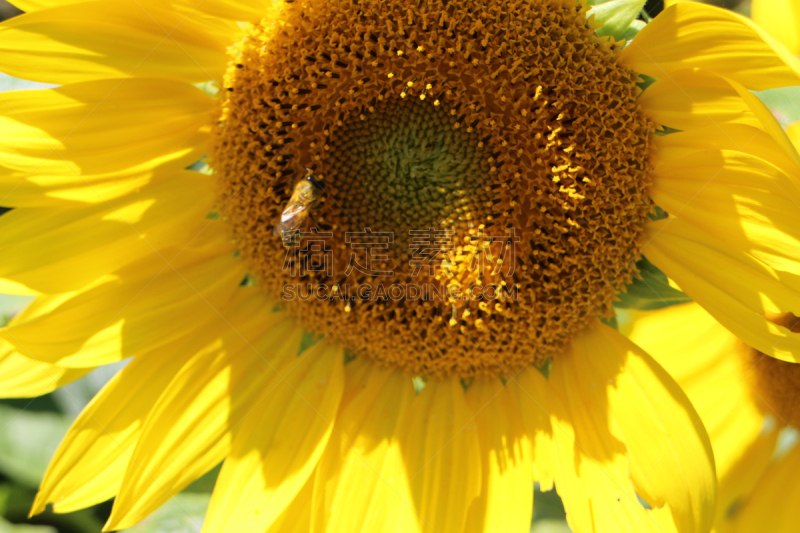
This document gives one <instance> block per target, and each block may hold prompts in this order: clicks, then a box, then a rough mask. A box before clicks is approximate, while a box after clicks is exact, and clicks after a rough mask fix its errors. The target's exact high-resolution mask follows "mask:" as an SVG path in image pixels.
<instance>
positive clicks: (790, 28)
mask: <svg viewBox="0 0 800 533" xmlns="http://www.w3.org/2000/svg"><path fill="white" fill-rule="evenodd" d="M750 16H751V18H752V19H753V22H755V23H756V24H758V25H759V26H761V27H762V28H764V30H765V31H766V32H767V33H769V34H770V35H771V36H772V37H774V38H775V39H777V40H779V41H780V42H781V43H783V45H784V46H786V48H788V49H789V51H790V52H791V53H793V54H794V55H800V3H798V2H797V1H796V0H752V2H751V4H750Z"/></svg>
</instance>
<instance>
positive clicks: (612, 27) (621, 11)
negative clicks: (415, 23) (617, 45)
mask: <svg viewBox="0 0 800 533" xmlns="http://www.w3.org/2000/svg"><path fill="white" fill-rule="evenodd" d="M645 2H646V0H606V1H603V0H594V1H591V0H590V1H589V2H588V3H589V5H591V6H592V7H591V8H590V9H589V13H588V14H589V15H594V21H595V22H597V23H600V24H602V26H600V27H599V28H597V30H595V33H597V35H598V36H600V37H605V36H607V35H610V36H611V37H613V38H614V39H615V40H617V41H623V40H626V39H630V38H631V37H626V35H628V30H629V29H631V27H632V25H633V23H634V21H635V20H636V17H637V16H639V13H641V11H642V9H643V8H644V4H645ZM633 27H634V28H638V29H635V32H634V33H633V35H635V34H636V32H638V31H639V30H640V29H641V27H639V25H636V26H633ZM642 27H643V26H642Z"/></svg>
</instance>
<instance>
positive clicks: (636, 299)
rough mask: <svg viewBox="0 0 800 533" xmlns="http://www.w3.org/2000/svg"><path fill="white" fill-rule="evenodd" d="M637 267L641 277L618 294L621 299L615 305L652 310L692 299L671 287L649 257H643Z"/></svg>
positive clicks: (620, 307)
mask: <svg viewBox="0 0 800 533" xmlns="http://www.w3.org/2000/svg"><path fill="white" fill-rule="evenodd" d="M636 268H638V269H639V275H640V276H641V279H635V280H634V281H633V282H632V283H631V284H630V285H628V286H627V287H625V291H624V292H620V293H619V294H617V298H619V301H617V302H614V307H617V308H619V309H641V310H643V311H651V310H654V309H661V308H663V307H669V306H670V305H677V304H682V303H687V302H691V301H692V299H691V298H689V297H688V296H686V294H685V293H683V292H681V291H679V290H678V289H676V288H674V287H671V286H670V284H669V281H668V280H667V276H666V275H665V274H664V273H663V272H661V271H660V270H659V269H658V268H656V266H655V265H653V264H652V263H651V262H650V261H648V260H647V258H645V257H642V258H641V259H640V260H639V261H638V262H637V263H636Z"/></svg>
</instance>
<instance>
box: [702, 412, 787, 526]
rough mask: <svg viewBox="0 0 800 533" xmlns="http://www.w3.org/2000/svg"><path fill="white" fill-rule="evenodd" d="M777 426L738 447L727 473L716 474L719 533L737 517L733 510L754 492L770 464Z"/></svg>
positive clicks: (777, 434) (776, 438)
mask: <svg viewBox="0 0 800 533" xmlns="http://www.w3.org/2000/svg"><path fill="white" fill-rule="evenodd" d="M779 435H780V430H779V429H778V428H777V427H772V428H769V429H766V430H762V432H761V433H760V434H759V435H758V437H756V439H755V440H754V441H753V442H751V443H750V445H749V446H747V448H745V449H743V450H740V452H739V453H740V458H739V460H738V461H737V462H736V463H735V464H734V465H733V468H731V469H730V470H729V471H728V472H727V473H726V475H724V476H722V475H720V476H718V477H719V489H718V490H717V520H716V522H717V524H724V525H723V526H721V527H719V528H718V529H719V531H720V533H722V532H723V531H724V532H725V533H729V532H730V530H729V529H728V528H727V526H728V525H729V524H730V522H731V520H733V521H735V520H736V512H737V509H738V507H739V506H740V504H741V503H742V502H746V499H747V498H748V497H749V496H750V495H751V494H752V493H753V491H754V489H755V487H756V485H757V484H758V483H759V482H760V480H761V478H762V477H763V476H764V472H765V471H766V470H767V468H769V465H770V462H771V460H772V456H773V455H774V453H775V447H776V445H777V442H778V436H779Z"/></svg>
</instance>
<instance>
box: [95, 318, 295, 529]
mask: <svg viewBox="0 0 800 533" xmlns="http://www.w3.org/2000/svg"><path fill="white" fill-rule="evenodd" d="M261 317H262V320H261V321H255V322H254V324H253V326H252V328H249V331H242V330H241V328H237V329H236V330H235V331H234V332H232V333H231V334H229V335H226V336H225V337H223V338H222V339H221V342H220V343H218V344H217V345H216V346H215V348H214V349H213V350H211V351H209V352H208V353H206V354H202V355H200V356H196V357H194V358H192V359H191V360H190V361H189V362H188V364H186V365H185V366H184V367H183V368H182V369H181V370H180V372H178V374H177V375H176V376H175V378H174V379H173V380H172V381H171V382H170V384H169V385H168V386H167V388H166V390H165V391H164V392H163V393H162V394H161V396H160V397H159V399H158V401H157V402H156V404H155V406H154V407H153V409H152V411H151V412H150V414H149V415H148V417H147V419H146V420H145V423H144V427H143V428H142V434H141V437H140V438H139V441H138V443H137V445H136V449H135V451H134V452H133V455H132V457H131V461H130V462H129V464H128V469H127V471H126V472H125V477H124V479H123V482H122V487H121V488H120V491H119V494H118V496H117V498H116V500H115V502H114V508H113V509H112V512H111V516H110V517H109V519H108V523H107V524H106V526H105V529H106V530H115V529H125V528H128V527H132V526H133V525H135V524H136V523H137V522H138V521H139V520H141V519H142V518H144V517H145V516H147V515H148V514H150V513H151V512H152V511H154V510H155V509H156V508H158V507H159V506H160V505H161V504H163V503H164V502H166V501H167V500H168V499H169V498H170V497H172V496H173V495H174V494H176V493H178V492H179V491H180V490H182V489H183V488H184V487H186V486H187V485H188V484H189V483H191V482H192V481H194V480H195V479H197V478H198V477H200V476H201V475H203V474H204V473H205V472H207V471H208V470H210V469H211V468H213V467H214V465H216V464H218V463H220V462H221V461H222V460H223V459H224V458H225V457H226V456H227V455H228V453H229V452H230V449H231V439H232V437H231V432H232V430H233V429H234V428H235V427H236V426H237V425H238V424H240V423H241V422H242V420H243V419H244V418H245V417H246V416H247V415H248V414H249V413H250V412H251V411H252V410H253V409H254V408H255V406H256V400H257V398H258V397H259V395H260V394H262V392H263V391H264V390H269V388H270V387H271V384H272V383H274V382H275V381H276V379H280V374H279V373H278V369H282V368H285V363H284V361H285V360H287V359H288V360H290V361H291V362H295V361H296V358H297V352H298V349H299V346H300V337H301V333H302V332H301V331H300V330H299V328H297V327H296V326H295V325H294V324H293V323H287V322H285V318H286V317H285V314H284V313H264V314H262V315H261ZM263 329H266V330H267V332H266V333H265V334H264V335H263V336H262V337H257V336H258V335H260V333H259V330H263ZM254 337H255V339H254ZM250 339H254V340H253V341H250Z"/></svg>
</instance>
